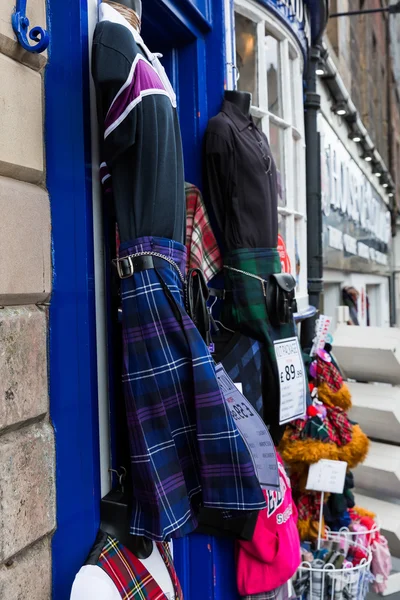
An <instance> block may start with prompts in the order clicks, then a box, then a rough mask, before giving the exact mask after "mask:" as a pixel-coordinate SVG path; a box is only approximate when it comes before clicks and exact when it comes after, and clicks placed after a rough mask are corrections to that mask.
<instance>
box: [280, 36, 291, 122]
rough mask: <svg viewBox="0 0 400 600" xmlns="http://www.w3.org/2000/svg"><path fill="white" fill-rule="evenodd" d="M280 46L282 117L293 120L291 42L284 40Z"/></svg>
mask: <svg viewBox="0 0 400 600" xmlns="http://www.w3.org/2000/svg"><path fill="white" fill-rule="evenodd" d="M279 46H280V63H281V64H280V66H281V76H282V77H281V90H282V108H283V112H282V117H283V120H284V121H286V122H289V123H291V122H292V103H291V93H290V85H291V81H290V80H291V77H290V67H289V42H288V41H287V40H282V41H281V43H280V44H279Z"/></svg>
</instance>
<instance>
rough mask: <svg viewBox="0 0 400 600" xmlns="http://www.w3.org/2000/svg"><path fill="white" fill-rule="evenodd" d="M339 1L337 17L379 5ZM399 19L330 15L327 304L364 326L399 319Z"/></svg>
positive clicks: (324, 135) (324, 123) (325, 148)
mask: <svg viewBox="0 0 400 600" xmlns="http://www.w3.org/2000/svg"><path fill="white" fill-rule="evenodd" d="M381 7H382V3H381V2H379V1H372V0H371V1H366V2H360V3H359V6H358V5H357V6H354V5H353V4H352V3H351V2H347V1H340V0H337V1H334V2H332V3H331V13H336V12H346V11H351V10H356V9H358V8H360V9H361V10H364V9H366V10H367V9H374V8H381ZM395 23H396V16H389V15H388V14H387V13H382V12H381V13H376V14H375V13H373V14H366V15H360V16H342V17H337V18H331V19H330V21H329V25H328V27H327V31H326V35H325V39H324V46H323V50H322V64H321V69H320V78H319V91H320V94H321V98H322V106H321V115H320V133H321V167H322V206H323V222H324V233H323V236H324V238H323V239H324V283H325V285H324V294H323V299H324V306H323V310H324V312H325V313H326V314H331V315H332V316H333V320H334V325H335V324H336V321H337V314H336V311H337V307H338V306H340V305H342V304H345V305H346V304H347V305H348V306H349V307H350V313H351V315H352V316H353V318H351V320H352V321H353V323H354V324H355V323H356V322H357V323H358V324H359V325H371V326H378V327H381V326H386V327H387V326H390V325H393V324H395V322H396V314H395V313H396V298H397V295H398V289H395V288H396V274H395V273H394V264H393V261H394V260H395V259H394V257H395V249H396V245H397V242H396V238H395V237H393V236H394V235H395V234H396V225H395V223H396V218H397V217H396V215H397V210H398V207H397V200H396V198H398V194H397V192H398V185H399V181H398V180H399V177H398V169H397V166H396V161H397V160H398V147H397V138H398V132H399V129H398V125H399V123H398V121H399V114H400V112H399V103H398V89H397V87H398V80H397V74H396V67H395V63H394V60H393V53H392V52H391V47H392V46H393V43H391V39H393V36H394V35H395V29H393V27H395Z"/></svg>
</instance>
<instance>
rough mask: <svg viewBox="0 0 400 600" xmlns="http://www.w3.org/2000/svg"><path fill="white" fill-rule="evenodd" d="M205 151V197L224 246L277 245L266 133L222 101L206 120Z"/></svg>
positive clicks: (274, 184)
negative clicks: (215, 112)
mask: <svg viewBox="0 0 400 600" xmlns="http://www.w3.org/2000/svg"><path fill="white" fill-rule="evenodd" d="M204 152H205V157H204V166H205V174H204V180H205V197H206V200H207V204H209V205H210V208H211V209H212V210H213V212H214V215H215V220H216V222H217V225H218V228H219V230H220V231H219V232H217V236H218V238H219V239H220V242H222V243H223V245H224V250H225V251H228V250H234V249H237V248H271V247H276V245H277V236H278V211H277V203H278V200H277V178H276V166H275V162H274V160H273V157H272V154H271V149H270V147H269V144H268V140H267V138H266V136H265V135H264V133H262V132H261V131H260V130H259V129H258V128H257V127H256V126H255V124H254V122H253V120H252V118H251V117H247V116H246V115H244V114H243V113H242V112H241V111H240V110H239V108H238V107H237V106H236V105H235V104H233V103H232V102H228V101H227V100H225V101H224V103H223V106H222V110H221V112H220V113H218V115H217V116H215V117H213V118H212V119H210V121H209V123H208V127H207V131H206V135H205V145H204Z"/></svg>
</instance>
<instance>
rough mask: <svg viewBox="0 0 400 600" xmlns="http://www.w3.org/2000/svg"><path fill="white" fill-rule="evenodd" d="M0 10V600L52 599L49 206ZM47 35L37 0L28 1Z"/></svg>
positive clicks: (39, 127)
mask: <svg viewBox="0 0 400 600" xmlns="http://www.w3.org/2000/svg"><path fill="white" fill-rule="evenodd" d="M14 6H15V0H1V2H0V81H1V85H0V598H1V599H2V600H3V599H4V600H22V599H24V598H26V597H27V596H28V597H29V598H30V600H49V599H50V598H51V552H50V543H51V534H52V532H53V530H54V528H55V482H54V479H55V478H54V463H55V455H54V435H53V429H52V426H51V424H50V420H49V397H48V374H47V371H48V370H47V337H48V308H47V304H48V300H49V296H50V291H51V250H50V249H51V246H50V239H51V238H50V234H51V226H50V206H49V197H48V194H47V192H46V189H45V160H44V139H43V136H44V120H43V117H44V97H43V76H44V69H45V66H46V61H47V55H46V53H44V54H41V55H35V54H30V53H27V52H25V51H24V50H23V49H22V48H21V47H20V46H19V45H18V44H17V42H16V38H15V36H14V34H13V31H12V28H11V14H12V11H13V9H14ZM28 17H29V19H30V21H31V24H33V25H40V26H42V27H46V9H45V0H29V2H28Z"/></svg>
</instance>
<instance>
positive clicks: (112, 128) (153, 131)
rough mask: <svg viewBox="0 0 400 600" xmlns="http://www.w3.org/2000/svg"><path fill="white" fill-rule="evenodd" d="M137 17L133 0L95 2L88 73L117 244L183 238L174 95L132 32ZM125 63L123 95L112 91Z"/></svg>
mask: <svg viewBox="0 0 400 600" xmlns="http://www.w3.org/2000/svg"><path fill="white" fill-rule="evenodd" d="M141 16H142V2H141V0H121V2H119V1H117V2H115V1H114V0H103V2H101V4H100V6H99V22H98V24H97V26H96V29H95V33H94V38H93V53H92V75H93V79H94V83H95V87H96V96H97V114H98V120H99V125H100V133H101V136H102V138H103V139H102V142H101V146H102V147H101V156H102V162H104V166H105V167H106V170H107V171H108V174H109V175H111V178H108V179H107V185H108V184H111V185H110V186H109V187H110V188H111V189H112V196H113V205H114V210H115V216H116V220H117V223H118V229H119V234H120V241H121V243H124V242H125V241H128V240H133V239H137V238H139V237H142V236H149V235H155V236H159V237H167V238H169V239H174V240H177V241H178V242H180V243H183V242H184V233H185V189H184V171H183V153H182V143H181V135H180V128H179V122H178V115H177V111H176V95H175V92H174V90H173V88H172V86H171V83H170V82H169V80H168V77H167V75H166V73H165V71H164V68H163V67H162V65H161V63H160V61H159V58H158V55H156V54H153V52H151V51H150V50H149V48H147V46H146V45H145V43H144V41H143V39H142V38H141V36H140V33H139V32H140V19H141ZM138 58H139V59H141V60H139V61H138ZM134 65H135V66H134ZM132 68H133V71H132V73H133V74H132V73H131V75H132V82H131V84H132V85H131V86H130V87H129V93H127V94H122V95H121V96H120V95H119V92H120V91H121V89H122V88H123V86H124V84H125V83H126V82H127V80H128V79H129V76H130V71H131V69H132ZM143 86H144V87H143ZM113 100H115V103H114V104H113V110H112V111H110V112H109V108H110V107H111V103H112V101H113ZM133 100H135V102H133ZM144 132H145V135H144ZM166 157H168V160H166ZM143 165H146V168H143ZM171 165H174V168H171ZM154 173H157V177H154Z"/></svg>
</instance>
